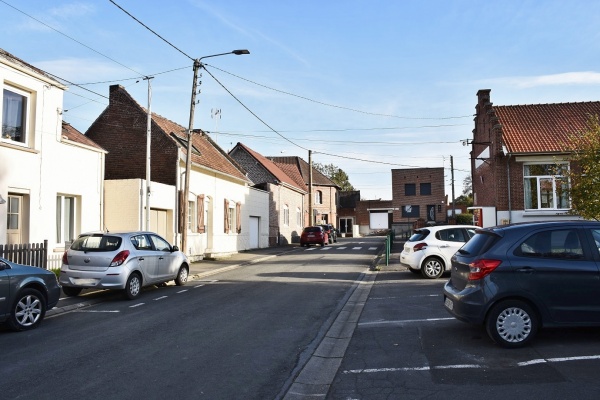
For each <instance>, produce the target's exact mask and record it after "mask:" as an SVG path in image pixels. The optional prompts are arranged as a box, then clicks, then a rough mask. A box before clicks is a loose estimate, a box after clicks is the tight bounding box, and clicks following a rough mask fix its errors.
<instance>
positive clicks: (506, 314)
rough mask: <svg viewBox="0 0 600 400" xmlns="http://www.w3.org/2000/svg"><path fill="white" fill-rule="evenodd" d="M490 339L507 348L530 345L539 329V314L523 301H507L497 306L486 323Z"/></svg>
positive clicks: (493, 308)
mask: <svg viewBox="0 0 600 400" xmlns="http://www.w3.org/2000/svg"><path fill="white" fill-rule="evenodd" d="M485 327H486V330H487V333H488V335H489V336H490V338H491V339H492V340H493V341H494V342H495V343H496V344H498V345H500V346H502V347H506V348H517V347H521V346H524V345H526V344H527V343H529V342H530V341H531V340H532V339H533V337H534V336H535V335H536V333H537V331H538V329H539V318H538V316H537V313H536V312H535V310H534V309H533V307H531V306H530V305H529V304H527V303H525V302H524V301H521V300H505V301H502V302H500V303H498V304H496V305H495V306H494V307H492V309H491V310H490V312H489V313H488V316H487V318H486V321H485Z"/></svg>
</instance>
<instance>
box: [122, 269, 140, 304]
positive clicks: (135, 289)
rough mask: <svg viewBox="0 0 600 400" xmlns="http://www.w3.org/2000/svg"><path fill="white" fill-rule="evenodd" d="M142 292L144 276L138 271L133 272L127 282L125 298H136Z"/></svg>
mask: <svg viewBox="0 0 600 400" xmlns="http://www.w3.org/2000/svg"><path fill="white" fill-rule="evenodd" d="M141 292H142V277H141V276H140V274H138V273H137V272H134V273H132V274H131V275H129V278H127V283H126V284H125V298H126V299H128V300H134V299H136V298H137V297H138V296H139V295H140V293H141Z"/></svg>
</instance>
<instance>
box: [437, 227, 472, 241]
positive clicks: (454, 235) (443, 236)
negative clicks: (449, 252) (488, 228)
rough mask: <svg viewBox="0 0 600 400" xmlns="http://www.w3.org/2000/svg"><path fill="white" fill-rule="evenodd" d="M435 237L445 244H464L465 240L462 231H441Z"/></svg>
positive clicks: (454, 229)
mask: <svg viewBox="0 0 600 400" xmlns="http://www.w3.org/2000/svg"><path fill="white" fill-rule="evenodd" d="M436 236H437V238H438V239H439V240H443V241H446V242H463V243H464V242H466V241H467V238H465V234H464V232H463V230H462V229H456V228H453V229H443V230H441V231H438V232H437V233H436Z"/></svg>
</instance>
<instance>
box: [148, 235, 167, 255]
mask: <svg viewBox="0 0 600 400" xmlns="http://www.w3.org/2000/svg"><path fill="white" fill-rule="evenodd" d="M150 239H151V240H152V243H153V244H154V248H155V249H156V250H158V251H171V245H170V244H169V243H168V242H167V241H166V240H164V239H163V238H161V237H159V236H156V235H151V236H150Z"/></svg>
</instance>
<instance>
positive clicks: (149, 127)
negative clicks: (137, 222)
mask: <svg viewBox="0 0 600 400" xmlns="http://www.w3.org/2000/svg"><path fill="white" fill-rule="evenodd" d="M153 78H154V77H153V76H147V77H145V78H144V80H147V81H148V122H147V124H146V230H147V231H149V230H150V194H151V190H150V183H151V181H152V179H151V176H150V165H151V162H150V161H151V157H150V141H151V137H152V111H151V110H150V106H151V104H152V85H150V79H153Z"/></svg>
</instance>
